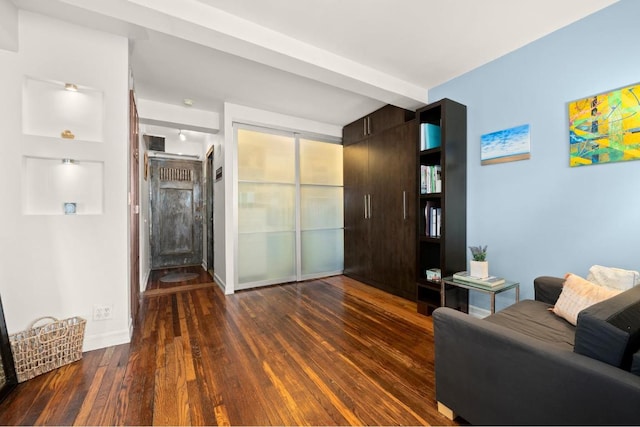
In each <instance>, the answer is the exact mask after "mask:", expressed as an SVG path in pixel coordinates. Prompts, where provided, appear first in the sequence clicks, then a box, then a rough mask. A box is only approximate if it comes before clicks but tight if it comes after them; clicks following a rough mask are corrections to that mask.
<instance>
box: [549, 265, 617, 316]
mask: <svg viewBox="0 0 640 427" xmlns="http://www.w3.org/2000/svg"><path fill="white" fill-rule="evenodd" d="M620 292H621V291H619V290H617V289H610V288H607V287H604V286H599V285H596V284H593V283H591V282H589V281H587V280H585V279H583V278H582V277H580V276H577V275H575V274H572V273H567V275H566V276H565V280H564V285H563V286H562V292H561V293H560V297H559V298H558V301H556V304H555V306H554V307H553V312H554V313H555V314H557V315H558V316H560V317H562V318H564V319H566V320H567V322H569V323H571V324H572V325H574V326H575V325H576V322H577V320H578V313H580V311H582V310H583V309H585V308H587V307H589V306H591V305H593V304H596V303H598V302H600V301H604V300H606V299H609V298H611V297H612V296H614V295H617V294H619V293H620Z"/></svg>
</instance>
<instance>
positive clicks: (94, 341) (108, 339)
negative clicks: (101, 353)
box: [82, 328, 131, 351]
mask: <svg viewBox="0 0 640 427" xmlns="http://www.w3.org/2000/svg"><path fill="white" fill-rule="evenodd" d="M128 342H131V336H130V332H129V329H128V328H127V329H123V330H121V331H114V332H107V333H103V334H95V335H85V337H84V343H83V346H82V351H91V350H97V349H99V348H105V347H111V346H114V345H120V344H126V343H128Z"/></svg>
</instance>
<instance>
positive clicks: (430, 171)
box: [420, 165, 442, 194]
mask: <svg viewBox="0 0 640 427" xmlns="http://www.w3.org/2000/svg"><path fill="white" fill-rule="evenodd" d="M441 191H442V167H441V166H440V165H421V166H420V194H431V193H440V192H441Z"/></svg>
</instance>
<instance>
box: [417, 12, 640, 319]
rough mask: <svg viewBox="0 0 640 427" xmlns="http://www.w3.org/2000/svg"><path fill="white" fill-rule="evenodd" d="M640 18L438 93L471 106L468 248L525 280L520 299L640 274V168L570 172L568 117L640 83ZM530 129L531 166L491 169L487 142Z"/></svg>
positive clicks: (506, 59) (560, 40)
mask: <svg viewBox="0 0 640 427" xmlns="http://www.w3.org/2000/svg"><path fill="white" fill-rule="evenodd" d="M638 17H640V2H638V1H635V0H622V1H620V2H618V3H616V4H614V5H612V6H610V7H608V8H606V9H604V10H602V11H600V12H598V13H596V14H593V15H591V16H588V17H586V18H585V19H583V20H581V21H578V22H576V23H574V24H572V25H570V26H568V27H565V28H563V29H561V30H558V31H556V32H554V33H552V34H550V35H548V36H546V37H544V38H542V39H540V40H537V41H535V42H533V43H531V44H529V45H527V46H525V47H523V48H521V49H519V50H517V51H515V52H512V53H510V54H508V55H505V56H503V57H501V58H499V59H497V60H495V61H493V62H491V63H489V64H486V65H484V66H482V67H480V68H477V69H475V70H473V71H471V72H469V73H467V74H464V75H462V76H460V77H458V78H456V79H454V80H451V81H449V82H447V83H445V84H442V85H440V86H438V87H436V88H433V89H432V90H430V91H429V99H430V100H431V101H435V100H438V99H441V98H445V97H446V98H451V99H453V100H455V101H458V102H461V103H463V104H465V105H467V116H468V134H467V143H468V166H467V173H468V177H467V180H468V188H467V239H468V241H467V243H468V244H469V245H480V244H482V245H488V246H489V248H488V260H489V263H490V264H489V268H490V273H491V274H494V275H498V276H503V277H506V278H508V279H512V280H516V281H519V282H520V283H521V284H522V285H521V298H533V279H534V278H535V277H537V276H540V275H555V276H562V275H564V274H565V273H566V272H573V273H576V274H579V275H582V276H583V277H585V276H586V274H587V271H588V269H589V267H590V266H591V265H593V264H601V265H606V266H616V267H620V268H628V269H634V270H640V161H629V162H620V163H611V164H600V165H593V166H583V167H578V168H570V167H569V131H568V113H567V104H568V102H570V101H573V100H576V99H580V98H584V97H587V96H589V95H594V94H598V93H600V92H605V91H608V90H610V89H615V88H619V87H622V86H627V85H630V84H634V83H638V82H640V53H639V50H638V40H640V25H638ZM506 37H508V35H506ZM527 123H528V124H530V125H531V159H530V160H523V161H518V162H511V163H503V164H497V165H488V166H481V165H480V136H481V135H482V134H485V133H489V132H494V131H497V130H502V129H507V128H510V127H513V126H517V125H522V124H527ZM467 257H469V254H467ZM500 296H502V295H500ZM500 296H499V297H500ZM512 300H513V295H509V294H507V293H505V295H503V296H502V298H498V307H500V306H501V305H505V304H508V303H510V302H512ZM471 304H472V305H475V306H476V307H479V308H481V309H482V308H484V309H487V308H488V304H489V303H488V299H485V298H484V295H472V296H471Z"/></svg>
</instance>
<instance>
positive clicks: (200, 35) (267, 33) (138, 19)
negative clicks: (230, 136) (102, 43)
mask: <svg viewBox="0 0 640 427" xmlns="http://www.w3.org/2000/svg"><path fill="white" fill-rule="evenodd" d="M26 2H28V0H26ZM49 2H51V3H59V4H63V5H67V6H72V7H74V8H77V9H79V10H82V11H85V12H86V11H90V12H93V13H95V14H99V15H102V16H105V17H108V18H110V19H117V20H119V21H122V22H126V23H128V24H131V25H134V26H138V27H142V28H147V29H150V30H154V31H158V32H161V33H164V34H168V35H171V36H174V37H179V38H181V39H184V40H188V41H191V42H194V43H198V44H200V45H203V46H206V47H210V48H212V49H217V50H220V51H223V52H226V53H229V54H232V55H236V56H239V57H242V58H245V59H249V60H252V61H255V62H259V63H261V64H265V65H268V66H271V67H274V68H276V69H280V70H283V71H286V72H290V73H294V74H297V75H300V76H303V77H306V78H309V79H313V80H316V81H319V82H322V83H325V84H328V85H331V86H334V87H338V88H341V89H344V90H348V91H351V92H354V93H357V94H359V95H363V96H366V97H369V98H372V99H376V100H379V101H382V102H385V103H389V104H393V105H397V106H399V107H404V108H409V109H415V108H417V107H419V106H421V105H424V104H426V103H427V88H423V87H420V86H417V85H415V84H412V83H409V82H407V81H404V80H401V79H398V78H396V77H393V76H391V75H389V74H385V73H382V72H380V71H378V70H376V69H373V68H371V67H367V66H366V65H363V64H360V63H357V62H355V61H352V60H350V59H348V58H345V57H342V56H339V55H336V54H334V53H331V52H329V51H326V50H323V49H320V48H317V47H315V46H313V45H310V44H308V43H304V42H301V41H300V40H297V39H294V38H292V37H289V36H287V35H285V34H282V33H279V32H276V31H273V30H270V29H268V28H266V27H263V26H261V25H259V24H256V23H254V22H251V21H248V20H246V19H243V18H240V17H238V16H235V15H232V14H229V13H227V12H224V11H222V10H219V9H216V8H213V7H211V6H208V5H206V4H204V3H201V2H199V1H197V0H181V1H179V2H177V1H175V0H108V1H105V0H55V1H52V0H49ZM49 2H47V3H49Z"/></svg>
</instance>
